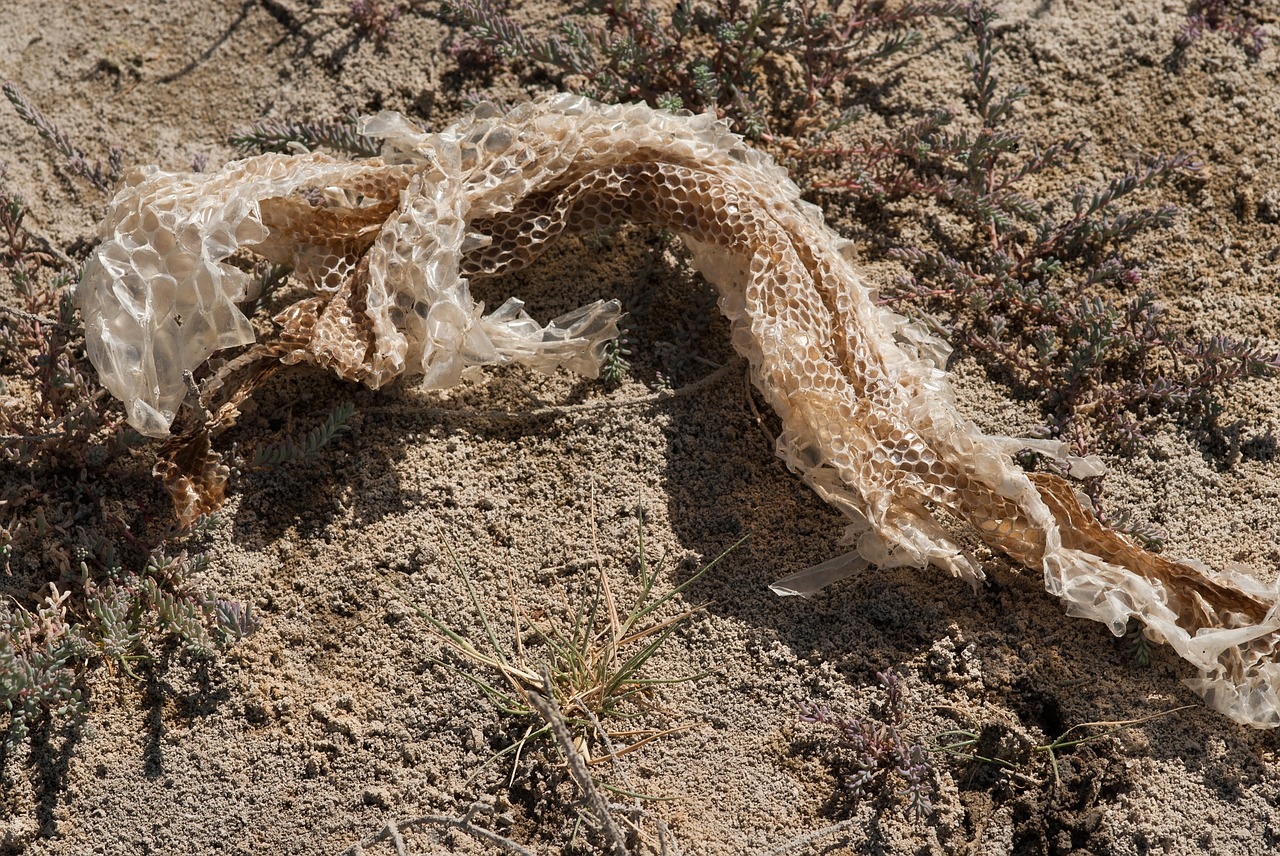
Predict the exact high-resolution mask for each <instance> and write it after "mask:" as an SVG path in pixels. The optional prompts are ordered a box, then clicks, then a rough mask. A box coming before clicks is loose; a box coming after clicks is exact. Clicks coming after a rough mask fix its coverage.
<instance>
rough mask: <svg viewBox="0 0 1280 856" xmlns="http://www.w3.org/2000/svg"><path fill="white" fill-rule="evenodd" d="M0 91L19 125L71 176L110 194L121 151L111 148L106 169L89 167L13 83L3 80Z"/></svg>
mask: <svg viewBox="0 0 1280 856" xmlns="http://www.w3.org/2000/svg"><path fill="white" fill-rule="evenodd" d="M0 89H3V90H4V95H5V97H6V98H8V99H9V103H11V104H12V105H13V107H14V109H15V110H17V111H18V116H19V117H21V119H22V121H24V122H26V123H27V124H28V125H30V126H32V127H33V128H35V129H36V130H37V131H39V132H40V136H41V137H43V138H44V139H45V140H46V141H47V142H48V143H49V144H50V145H52V146H53V147H54V148H55V149H57V150H58V152H60V153H61V154H62V156H63V157H65V158H66V159H67V166H68V167H70V169H71V171H72V172H74V173H75V174H76V175H78V176H81V177H82V178H85V179H87V180H88V181H89V183H90V184H92V185H93V186H94V187H96V188H97V189H98V190H100V191H102V192H103V193H105V194H109V193H111V190H112V188H114V187H115V185H116V182H117V181H119V180H120V170H121V168H122V167H123V164H124V152H123V151H122V150H121V149H119V148H118V147H116V146H112V147H111V149H110V150H109V151H108V153H107V163H106V165H105V166H104V165H103V164H102V163H101V162H95V163H93V164H92V165H90V163H89V158H88V156H87V155H85V153H84V152H83V151H81V150H80V148H79V147H77V146H76V144H75V143H73V142H72V141H71V138H70V137H68V136H67V135H66V133H65V132H64V131H63V130H62V128H60V127H59V126H58V124H57V123H56V122H54V121H53V120H52V119H50V118H49V117H48V116H46V115H45V114H44V113H42V112H40V110H39V109H38V108H37V107H36V106H35V105H34V104H32V103H31V102H30V101H28V100H27V98H26V96H24V95H23V94H22V92H20V91H19V90H18V87H17V85H16V84H15V83H14V82H13V81H11V80H6V81H5V82H4V83H3V84H0Z"/></svg>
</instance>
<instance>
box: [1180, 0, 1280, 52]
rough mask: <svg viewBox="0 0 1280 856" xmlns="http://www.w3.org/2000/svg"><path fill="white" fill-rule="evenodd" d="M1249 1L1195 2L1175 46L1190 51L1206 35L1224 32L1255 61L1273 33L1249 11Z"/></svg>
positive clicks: (1218, 0)
mask: <svg viewBox="0 0 1280 856" xmlns="http://www.w3.org/2000/svg"><path fill="white" fill-rule="evenodd" d="M1249 5H1250V4H1249V2H1248V0H1192V2H1191V4H1190V5H1189V6H1188V7H1187V19H1186V21H1184V22H1183V24H1182V29H1181V30H1180V31H1179V32H1178V35H1177V37H1176V38H1175V39H1174V43H1175V44H1176V45H1177V46H1178V49H1179V50H1183V51H1185V50H1187V49H1188V48H1190V47H1191V46H1192V45H1194V44H1195V43H1196V42H1198V41H1200V39H1201V38H1202V37H1203V36H1204V34H1205V33H1206V32H1222V33H1225V34H1226V35H1227V36H1229V37H1230V38H1231V40H1232V41H1233V42H1235V43H1236V44H1237V45H1239V46H1240V47H1242V48H1244V51H1245V53H1247V54H1248V55H1249V56H1250V57H1252V58H1253V59H1257V58H1258V57H1260V56H1262V52H1263V50H1265V49H1266V47H1267V39H1268V38H1269V36H1270V34H1269V33H1268V32H1267V31H1266V30H1264V29H1263V28H1262V26H1261V25H1260V24H1259V23H1258V21H1257V19H1256V18H1254V17H1253V14H1252V12H1251V11H1250V9H1249Z"/></svg>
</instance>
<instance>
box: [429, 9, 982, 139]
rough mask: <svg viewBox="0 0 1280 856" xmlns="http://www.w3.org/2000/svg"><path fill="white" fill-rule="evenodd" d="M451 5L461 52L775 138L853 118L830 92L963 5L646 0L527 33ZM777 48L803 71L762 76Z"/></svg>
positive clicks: (494, 14) (498, 12) (486, 12)
mask: <svg viewBox="0 0 1280 856" xmlns="http://www.w3.org/2000/svg"><path fill="white" fill-rule="evenodd" d="M444 6H445V9H446V10H447V11H448V12H450V13H451V14H452V15H453V16H454V17H455V18H456V19H457V20H458V21H459V22H460V23H462V24H463V25H464V26H465V27H466V28H467V35H468V40H467V41H466V42H463V43H460V44H461V45H462V47H461V48H460V49H461V50H465V51H466V52H468V53H469V54H472V55H476V56H479V55H480V54H479V52H478V48H487V49H489V50H491V51H493V52H494V53H495V54H496V55H497V57H498V58H499V59H502V60H507V61H512V62H515V61H520V62H532V63H537V64H539V65H542V66H544V67H548V68H550V69H551V70H552V71H553V72H554V73H558V74H560V75H563V76H564V77H565V83H566V85H568V86H569V87H570V88H574V89H576V90H577V91H579V92H581V93H582V94H584V95H590V96H592V97H595V98H599V99H601V100H604V101H630V100H637V99H638V100H643V101H647V102H648V103H650V104H652V105H654V106H657V107H664V108H667V109H680V108H682V107H683V108H688V109H690V110H698V111H703V110H714V111H716V112H717V113H719V114H720V115H721V116H724V117H726V118H728V119H729V120H730V121H731V122H732V123H733V125H734V127H735V128H736V129H737V130H739V131H740V132H742V133H744V134H746V135H747V136H748V137H751V138H753V139H763V140H766V141H772V142H777V141H779V138H780V137H792V136H793V137H804V136H808V135H810V134H821V133H824V132H825V131H827V130H829V129H830V128H831V127H833V126H836V125H838V124H840V123H841V122H844V121H847V120H848V119H849V118H850V116H851V114H850V113H848V112H847V111H842V110H841V109H840V106H839V105H837V104H835V103H832V101H831V98H832V93H833V92H837V91H840V90H841V89H843V88H845V86H847V85H848V84H850V83H852V82H854V80H855V78H856V76H857V75H858V74H860V73H862V72H864V71H865V70H866V69H867V68H868V67H869V66H871V65H873V64H875V63H877V62H880V61H882V60H884V59H886V58H888V57H890V56H894V55H895V54H899V53H901V52H902V51H904V50H907V49H908V48H911V47H913V46H914V45H916V44H918V43H919V41H920V34H919V32H918V31H916V30H914V29H912V27H913V26H914V25H916V24H919V23H921V22H924V21H927V20H929V19H932V18H941V17H953V16H955V15H957V14H958V13H959V12H960V10H961V9H962V8H963V6H962V4H959V3H950V2H931V3H908V4H906V5H903V6H901V7H898V8H896V9H886V8H885V6H884V4H881V3H872V2H865V0H859V2H855V3H853V4H852V6H851V7H850V8H849V9H848V11H847V12H844V13H842V14H836V13H834V12H832V11H830V6H829V5H828V4H822V3H819V2H817V0H804V2H799V3H794V2H785V0H754V2H744V0H716V2H715V3H713V4H697V5H695V4H694V3H691V2H689V0H680V2H677V3H676V4H675V5H674V6H673V7H671V8H670V12H669V13H666V12H665V11H664V12H662V13H660V12H659V10H658V9H657V8H655V4H651V3H650V2H647V0H641V2H634V3H618V2H614V0H588V2H586V3H582V4H580V6H579V7H578V11H579V12H580V13H581V14H580V15H579V16H575V17H573V18H566V19H564V20H563V21H562V22H561V24H560V28H559V31H558V32H556V33H547V34H531V33H529V32H526V30H525V29H524V28H523V27H522V26H520V24H518V23H517V22H516V21H515V20H514V19H512V18H511V17H509V16H507V15H506V13H505V11H504V8H505V7H504V5H503V4H500V3H496V2H493V0H449V2H446V3H445V4H444ZM771 55H772V56H779V57H780V56H786V57H788V58H790V59H793V60H794V61H795V62H794V65H793V66H792V67H794V68H795V69H796V72H797V73H796V79H794V80H785V81H782V80H771V79H766V75H765V74H764V73H763V72H762V70H761V69H762V67H763V66H764V65H765V63H764V62H763V60H764V59H765V58H766V57H768V56H771ZM780 93H788V94H793V97H791V100H789V101H786V102H785V103H780V102H779V99H780V98H786V97H787V96H786V95H780ZM784 117H786V118H784Z"/></svg>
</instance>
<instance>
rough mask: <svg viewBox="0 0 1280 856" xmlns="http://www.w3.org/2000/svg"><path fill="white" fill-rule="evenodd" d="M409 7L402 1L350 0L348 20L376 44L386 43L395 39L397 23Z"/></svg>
mask: <svg viewBox="0 0 1280 856" xmlns="http://www.w3.org/2000/svg"><path fill="white" fill-rule="evenodd" d="M407 9H408V7H407V6H405V5H403V4H401V3H394V4H392V3H386V2H384V0H350V2H349V3H348V4H347V21H348V22H350V23H351V24H352V25H353V26H354V27H355V28H356V29H357V30H359V31H360V32H361V33H364V34H365V35H367V36H369V37H370V38H372V39H373V41H374V42H375V43H376V44H378V45H384V44H386V43H388V42H393V41H395V39H396V28H395V23H396V21H398V20H400V16H401V15H403V14H404V13H405V11H406V10H407Z"/></svg>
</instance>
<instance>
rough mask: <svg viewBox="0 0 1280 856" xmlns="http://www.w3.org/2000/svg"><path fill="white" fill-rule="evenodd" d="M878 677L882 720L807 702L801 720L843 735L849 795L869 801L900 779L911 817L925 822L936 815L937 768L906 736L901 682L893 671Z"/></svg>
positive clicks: (839, 747)
mask: <svg viewBox="0 0 1280 856" xmlns="http://www.w3.org/2000/svg"><path fill="white" fill-rule="evenodd" d="M876 678H877V679H878V680H879V681H880V685H881V686H882V687H883V688H884V692H885V699H884V702H883V704H882V705H881V709H880V712H879V717H878V718H875V719H873V718H870V717H864V716H857V715H852V716H841V715H838V714H835V713H832V712H831V709H830V708H829V707H827V706H826V705H817V704H813V703H804V704H801V705H800V719H801V721H802V722H812V723H815V724H818V725H827V726H830V727H832V728H834V729H836V730H837V731H838V732H839V733H840V735H841V739H840V740H839V741H838V742H837V743H836V749H837V752H838V763H839V764H841V765H843V766H845V767H846V768H847V769H848V770H849V772H848V773H846V774H845V776H844V786H845V789H846V790H847V791H848V792H849V793H850V794H852V795H853V796H854V797H856V798H858V799H863V798H866V797H868V796H870V795H871V794H872V792H873V791H874V790H875V789H876V788H877V787H885V786H886V780H887V779H888V778H889V777H890V775H894V776H897V777H898V779H899V780H900V781H901V782H902V787H901V789H899V790H898V791H897V793H898V796H900V797H902V798H903V799H904V800H906V803H907V813H908V814H910V815H911V817H912V818H914V819H915V820H917V821H921V820H924V819H925V818H926V817H928V816H929V815H931V814H932V813H933V801H932V797H933V794H934V784H933V779H934V770H933V767H932V765H931V764H930V763H929V756H928V753H927V752H926V751H925V748H924V746H923V745H922V744H920V743H919V742H918V741H915V740H911V739H909V738H907V737H906V736H905V735H904V734H903V727H904V725H905V723H906V718H907V699H906V694H905V691H904V689H903V686H902V679H901V678H900V677H899V676H898V674H897V673H896V672H895V671H893V669H885V670H884V671H883V672H877V673H876Z"/></svg>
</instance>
